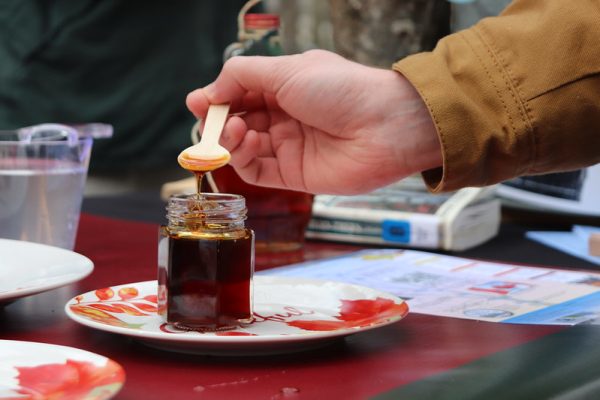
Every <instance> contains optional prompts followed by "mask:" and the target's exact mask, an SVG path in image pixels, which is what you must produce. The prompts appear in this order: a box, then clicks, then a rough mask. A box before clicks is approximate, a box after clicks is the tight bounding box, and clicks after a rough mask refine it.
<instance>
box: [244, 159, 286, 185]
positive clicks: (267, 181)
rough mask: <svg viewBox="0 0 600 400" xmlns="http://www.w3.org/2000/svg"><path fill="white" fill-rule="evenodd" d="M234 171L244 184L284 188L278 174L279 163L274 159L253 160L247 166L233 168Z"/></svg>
mask: <svg viewBox="0 0 600 400" xmlns="http://www.w3.org/2000/svg"><path fill="white" fill-rule="evenodd" d="M235 170H236V172H237V173H238V175H239V176H240V178H242V180H244V181H245V182H248V183H252V184H257V185H261V186H269V187H274V188H280V189H283V188H286V185H285V184H284V181H283V179H282V177H281V174H280V173H279V162H278V161H277V159H275V158H272V157H258V158H253V159H252V160H251V161H250V162H249V163H248V164H246V165H244V166H237V167H235Z"/></svg>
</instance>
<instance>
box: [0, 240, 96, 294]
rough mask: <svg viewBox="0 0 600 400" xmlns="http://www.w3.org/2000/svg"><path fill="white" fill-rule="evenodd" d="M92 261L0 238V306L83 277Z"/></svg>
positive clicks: (91, 268)
mask: <svg viewBox="0 0 600 400" xmlns="http://www.w3.org/2000/svg"><path fill="white" fill-rule="evenodd" d="M93 270H94V264H93V263H92V261H91V260H90V259H89V258H87V257H84V256H82V255H81V254H77V253H74V252H72V251H69V250H65V249H61V248H58V247H53V246H47V245H44V244H39V243H31V242H23V241H19V240H9V239H0V303H2V302H9V301H12V300H15V299H18V298H19V297H23V296H28V295H31V294H35V293H40V292H44V291H46V290H50V289H54V288H57V287H60V286H64V285H68V284H69V283H73V282H76V281H78V280H80V279H83V278H85V277H86V276H88V275H89V274H90V273H91V272H92V271H93Z"/></svg>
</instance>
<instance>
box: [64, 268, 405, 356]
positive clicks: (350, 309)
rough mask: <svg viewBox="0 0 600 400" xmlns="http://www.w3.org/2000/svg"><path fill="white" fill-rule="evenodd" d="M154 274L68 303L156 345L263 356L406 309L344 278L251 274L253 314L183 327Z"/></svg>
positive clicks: (381, 321)
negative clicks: (240, 322) (221, 324)
mask: <svg viewBox="0 0 600 400" xmlns="http://www.w3.org/2000/svg"><path fill="white" fill-rule="evenodd" d="M156 291H157V283H156V281H148V282H139V283H131V284H126V285H120V286H115V287H112V288H104V289H99V290H96V291H93V292H88V293H85V294H82V295H79V296H77V297H75V298H73V299H71V300H70V301H69V302H68V303H67V305H66V306H65V310H66V312H67V315H68V316H69V317H70V318H72V319H73V320H75V321H77V322H79V323H81V324H83V325H86V326H89V327H91V328H95V329H100V330H104V331H108V332H114V333H119V334H123V335H127V336H132V337H135V338H138V339H140V340H142V341H143V342H145V343H147V344H149V345H150V346H152V347H157V348H161V349H165V350H171V351H179V352H186V353H194V354H218V355H263V354H275V353H286V352H293V351H300V350H306V349H309V348H315V347H320V346H323V345H325V344H327V343H329V342H330V341H332V340H334V339H337V338H340V337H343V336H347V335H350V334H353V333H357V332H362V331H366V330H369V329H374V328H378V327H382V326H385V325H389V324H391V323H393V322H396V321H398V320H400V319H402V318H403V317H404V316H405V315H406V314H407V313H408V306H407V304H406V303H405V302H404V301H403V300H402V299H400V298H398V297H396V296H393V295H391V294H388V293H384V292H381V291H378V290H374V289H370V288H367V287H362V286H357V285H349V284H346V283H341V282H330V281H317V280H304V279H297V278H285V277H275V276H256V277H255V278H254V316H255V321H254V322H253V323H251V324H249V325H247V326H244V327H240V328H237V329H235V330H232V331H225V332H203V333H200V332H186V331H181V330H178V329H176V328H174V327H172V326H171V325H167V324H166V323H164V321H163V320H162V318H161V317H160V316H159V315H158V314H157V313H156Z"/></svg>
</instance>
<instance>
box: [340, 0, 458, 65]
mask: <svg viewBox="0 0 600 400" xmlns="http://www.w3.org/2000/svg"><path fill="white" fill-rule="evenodd" d="M329 3H330V6H331V19H332V22H333V37H334V42H335V48H336V51H337V52H338V53H339V54H341V55H343V56H344V57H347V58H349V59H352V60H355V61H358V62H360V63H363V64H369V65H377V66H381V67H389V66H390V65H391V64H392V63H393V62H395V61H397V60H399V59H401V58H403V57H406V56H407V55H410V54H413V53H417V52H420V51H426V50H431V49H433V47H435V44H436V43H437V41H438V40H439V39H440V38H441V37H443V36H445V35H447V34H448V33H449V32H450V5H449V3H448V2H447V1H442V0H329Z"/></svg>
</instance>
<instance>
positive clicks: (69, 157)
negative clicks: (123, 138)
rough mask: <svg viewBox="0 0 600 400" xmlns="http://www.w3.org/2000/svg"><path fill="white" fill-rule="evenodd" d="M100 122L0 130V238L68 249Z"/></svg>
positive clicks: (106, 132) (102, 130)
mask: <svg viewBox="0 0 600 400" xmlns="http://www.w3.org/2000/svg"><path fill="white" fill-rule="evenodd" d="M110 136H112V127H111V126H110V125H105V124H86V125H79V126H67V125H59V124H42V125H35V126H30V127H26V128H21V129H18V130H14V131H0V238H7V239H17V240H25V241H31V242H38V243H44V244H49V245H52V246H58V247H62V248H65V249H70V250H72V249H73V246H74V244H75V235H76V232H77V225H78V223H79V213H80V210H81V201H82V199H83V188H84V185H85V180H86V176H87V170H88V164H89V161H90V154H91V150H92V142H93V139H94V138H98V137H110Z"/></svg>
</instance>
